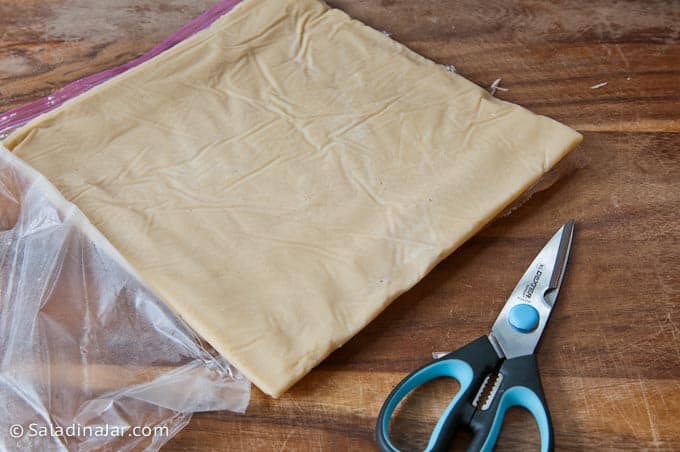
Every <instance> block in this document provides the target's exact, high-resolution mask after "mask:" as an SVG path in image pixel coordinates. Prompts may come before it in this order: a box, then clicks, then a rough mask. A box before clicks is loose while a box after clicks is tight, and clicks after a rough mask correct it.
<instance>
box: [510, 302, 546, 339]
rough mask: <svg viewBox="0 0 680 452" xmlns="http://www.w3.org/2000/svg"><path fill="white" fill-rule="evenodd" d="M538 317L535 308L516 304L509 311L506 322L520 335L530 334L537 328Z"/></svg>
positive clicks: (524, 304)
mask: <svg viewBox="0 0 680 452" xmlns="http://www.w3.org/2000/svg"><path fill="white" fill-rule="evenodd" d="M538 320H539V315H538V311H537V310H536V308H534V307H533V306H531V305H530V304H527V303H522V304H518V305H515V306H513V307H512V309H510V315H509V316H508V321H509V322H510V325H511V326H512V327H513V328H514V329H516V330H517V331H519V332H520V333H531V332H532V331H534V330H535V329H536V327H538Z"/></svg>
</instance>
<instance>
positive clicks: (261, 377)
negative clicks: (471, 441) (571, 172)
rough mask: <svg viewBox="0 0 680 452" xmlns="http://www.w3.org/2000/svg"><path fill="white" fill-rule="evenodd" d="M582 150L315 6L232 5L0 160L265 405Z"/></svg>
mask: <svg viewBox="0 0 680 452" xmlns="http://www.w3.org/2000/svg"><path fill="white" fill-rule="evenodd" d="M580 140H581V136H580V135H579V134H578V133H576V132H575V131H573V130H571V129H569V128H568V127H565V126H563V125H561V124H559V123H557V122H555V121H553V120H551V119H548V118H545V117H541V116H537V115H534V114H532V113H530V112H529V111H527V110H524V109H523V108H521V107H519V106H517V105H513V104H509V103H506V102H502V101H499V100H497V99H495V98H493V97H491V96H490V95H489V94H487V93H486V92H485V91H484V90H483V89H481V88H480V87H478V86H476V85H474V84H473V83H471V82H469V81H467V80H466V79H464V78H463V77H461V76H458V75H456V74H452V73H449V72H447V71H446V69H444V68H442V67H440V66H438V65H436V64H435V63H433V62H431V61H429V60H426V59H424V58H422V57H420V56H418V55H417V54H415V53H413V52H412V51H410V50H408V49H407V48H405V47H404V46H402V45H400V44H398V43H396V42H394V41H393V40H391V39H390V38H388V37H386V36H383V34H382V33H380V32H379V31H376V30H373V29H371V28H368V27H366V26H365V25H363V24H361V23H360V22H357V21H354V20H351V19H350V18H349V17H348V16H347V15H346V14H344V13H343V12H341V11H338V10H335V9H329V8H328V7H327V6H326V5H325V4H323V3H321V2H319V1H317V0H287V1H282V0H245V1H244V2H243V3H241V4H240V5H239V6H237V7H236V8H235V9H234V10H233V11H232V12H230V13H228V14H227V15H225V16H224V17H222V18H221V19H219V20H218V21H217V22H216V23H215V24H214V25H213V26H212V27H210V28H209V29H208V30H205V31H203V32H201V33H199V34H197V35H195V36H194V37H192V38H190V39H188V40H186V41H185V42H182V43H181V44H179V45H177V46H176V47H174V48H172V49H171V50H168V51H167V52H165V53H163V54H161V55H160V56H158V57H156V58H154V59H152V60H151V61H149V62H147V63H145V64H143V65H141V66H139V67H137V68H135V69H132V70H130V71H129V72H127V73H125V74H124V75H122V76H119V77H117V78H115V79H113V80H111V81H109V82H107V83H106V84H104V85H102V86H99V87H97V88H95V89H93V90H91V91H90V92H88V93H87V94H84V95H82V96H80V97H79V98H76V99H75V100H72V101H70V102H68V103H67V104H65V105H64V106H62V107H61V108H59V109H57V110H55V111H54V112H52V113H48V114H45V115H43V116H41V117H39V118H38V119H36V120H34V121H32V122H30V123H29V124H28V125H26V126H25V127H23V128H22V129H20V130H18V131H16V132H15V133H14V134H13V135H11V136H10V137H8V139H7V140H6V141H5V145H6V146H7V147H8V148H10V149H12V150H13V151H14V152H15V153H16V155H18V156H19V157H21V158H23V159H24V160H26V161H27V162H28V163H29V164H30V165H32V166H33V167H35V168H36V169H37V170H39V171H40V172H42V173H43V174H44V175H45V176H46V177H47V178H48V179H49V180H50V181H51V182H52V183H54V185H56V187H57V188H58V189H59V190H61V192H62V193H63V194H64V196H65V197H66V198H67V199H68V200H70V201H72V202H74V203H75V204H76V205H78V206H79V207H80V209H81V210H82V211H83V212H84V213H85V214H86V215H87V216H88V217H89V219H90V220H91V221H92V223H94V225H95V226H97V227H98V228H99V229H100V230H101V231H102V232H103V233H104V235H105V236H107V237H108V238H109V240H110V241H111V242H112V243H113V245H114V246H115V247H117V248H118V250H119V251H120V252H121V253H122V255H123V256H125V258H127V260H128V261H129V262H130V263H131V264H132V266H133V267H134V268H135V269H136V270H137V272H138V273H139V274H140V275H141V276H142V277H143V278H144V280H145V281H146V282H147V283H148V284H149V285H150V286H151V287H152V288H153V289H154V290H155V291H156V292H157V293H158V294H159V295H160V296H161V297H162V298H163V299H164V300H166V301H167V303H169V305H170V306H171V307H172V308H174V310H175V311H176V312H177V313H178V314H179V315H181V316H182V317H183V318H184V319H185V320H186V321H187V322H188V323H189V325H191V326H192V327H193V328H194V329H195V330H196V331H197V332H198V333H199V334H201V335H202V336H203V337H204V338H205V339H207V340H208V341H209V342H210V343H211V344H212V345H213V346H214V347H215V348H216V349H217V350H218V351H219V352H220V353H221V354H222V355H224V356H225V357H226V358H227V359H228V360H229V361H230V362H231V363H233V364H234V365H236V366H237V367H238V368H239V369H240V370H241V371H242V372H243V373H244V374H245V375H246V376H247V377H248V378H249V379H250V380H251V381H253V383H255V384H256V385H257V386H258V387H259V388H260V389H262V390H263V391H264V392H266V393H267V394H270V395H272V396H275V397H276V396H279V395H280V394H282V393H283V392H284V391H285V390H286V389H287V388H289V387H290V386H291V385H292V384H293V383H295V382H296V381H297V380H299V379H300V378H301V377H302V376H304V375H305V374H306V373H307V372H309V370H310V369H312V367H314V366H315V365H317V364H318V363H319V362H320V361H321V360H323V359H324V358H325V357H326V356H327V355H328V354H329V353H331V352H332V351H333V350H335V349H336V348H337V347H339V346H341V345H342V344H344V343H345V342H346V341H347V340H348V339H350V338H351V337H352V336H353V335H354V334H356V333H357V332H358V331H359V330H361V329H362V328H363V327H364V326H366V324H367V323H368V322H370V321H371V320H372V319H373V318H374V317H375V316H376V315H378V314H379V313H380V312H381V311H382V310H383V309H384V308H385V307H386V306H387V305H388V304H389V303H390V302H391V301H392V300H394V299H395V298H396V297H397V296H398V295H399V294H401V293H402V292H404V291H406V290H407V289H409V288H410V287H411V286H413V285H414V284H415V283H416V282H418V280H420V279H421V278H422V277H423V276H424V275H425V274H426V273H427V272H428V271H429V270H430V269H431V268H432V267H433V266H434V265H435V264H436V263H437V262H439V261H440V260H441V259H443V258H444V257H446V256H447V255H448V254H449V253H451V252H452V251H453V250H454V249H455V248H456V247H458V246H459V245H460V244H462V243H463V242H464V241H465V240H466V239H467V238H469V237H470V236H471V235H473V234H474V233H475V232H476V231H478V230H479V229H480V228H481V227H482V226H483V225H484V224H485V223H487V222H488V221H490V220H491V219H492V218H493V217H494V216H495V215H496V214H497V213H498V212H499V211H501V210H502V209H503V208H504V207H505V206H507V205H508V204H509V203H510V202H511V201H512V200H513V199H515V198H516V197H517V196H518V195H519V194H520V193H522V192H523V191H524V190H525V189H526V188H527V187H529V186H530V185H531V184H532V183H534V182H535V181H536V180H537V179H538V178H539V177H540V176H541V175H542V174H543V173H544V172H545V171H547V170H548V169H549V168H550V167H552V166H553V165H554V164H555V163H556V162H557V161H558V160H559V159H560V158H561V157H562V156H563V155H565V154H566V153H567V152H568V151H569V150H571V149H572V148H573V147H574V146H575V145H576V144H577V143H578V142H579V141H580ZM457 302H458V300H451V303H457ZM465 302H469V300H466V301H465Z"/></svg>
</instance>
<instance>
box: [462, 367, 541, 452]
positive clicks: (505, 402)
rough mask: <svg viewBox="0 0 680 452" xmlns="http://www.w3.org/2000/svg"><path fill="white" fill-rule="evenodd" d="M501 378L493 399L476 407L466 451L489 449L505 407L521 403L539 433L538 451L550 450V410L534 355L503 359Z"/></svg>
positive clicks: (493, 441) (496, 435)
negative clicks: (489, 402) (483, 406)
mask: <svg viewBox="0 0 680 452" xmlns="http://www.w3.org/2000/svg"><path fill="white" fill-rule="evenodd" d="M499 374H500V378H502V379H501V381H500V383H499V386H498V389H497V390H496V393H495V395H494V398H493V400H492V402H491V404H490V406H489V407H488V409H486V410H481V407H478V410H477V412H476V413H475V415H474V416H473V418H472V420H471V423H470V427H471V428H472V430H473V432H474V437H473V440H472V442H471V443H470V446H469V448H468V452H472V451H487V450H489V451H490V450H493V446H494V444H495V443H496V439H497V438H498V434H499V433H500V428H501V425H502V423H503V416H504V415H505V411H507V409H508V408H510V407H513V406H521V407H523V408H526V409H527V410H528V411H529V412H531V414H532V415H533V416H534V418H535V419H536V422H537V423H538V427H539V431H540V434H541V451H542V452H552V451H553V450H554V440H553V428H552V421H551V419H550V412H549V411H548V405H547V403H546V400H545V395H544V393H543V385H542V384H541V377H540V375H539V373H538V366H537V364H536V357H535V356H534V355H526V356H520V357H518V358H512V359H508V360H506V361H505V362H504V363H503V365H502V366H501V368H500V370H499Z"/></svg>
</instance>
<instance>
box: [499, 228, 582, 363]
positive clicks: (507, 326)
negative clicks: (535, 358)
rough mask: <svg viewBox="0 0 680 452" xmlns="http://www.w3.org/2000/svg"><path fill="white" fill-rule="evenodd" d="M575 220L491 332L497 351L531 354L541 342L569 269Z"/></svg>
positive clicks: (545, 253)
mask: <svg viewBox="0 0 680 452" xmlns="http://www.w3.org/2000/svg"><path fill="white" fill-rule="evenodd" d="M573 236H574V221H573V220H569V221H567V222H566V223H565V224H564V225H563V226H562V227H561V228H560V229H559V230H558V231H557V232H556V233H555V235H553V237H552V238H551V239H550V240H549V241H548V243H547V244H546V245H545V247H543V249H542V250H541V252H539V253H538V255H537V256H536V257H535V258H534V261H533V262H532V263H531V265H530V266H529V268H528V269H527V271H526V272H525V273H524V276H522V278H521V279H520V280H519V283H518V284H517V286H516V287H515V290H513V291H512V294H511V295H510V297H509V298H508V301H507V302H506V303H505V306H503V310H502V311H501V313H500V314H499V315H498V318H497V319H496V322H495V323H494V325H493V328H492V329H491V334H490V335H489V338H490V340H491V342H492V343H493V344H494V346H495V348H496V351H497V352H502V354H503V355H504V356H505V357H506V358H508V359H510V358H516V357H518V356H524V355H530V354H532V353H533V352H534V350H535V349H536V345H537V344H538V341H539V340H540V339H541V335H542V334H543V330H544V329H545V325H546V324H547V323H548V319H549V318H550V313H551V311H552V308H553V306H554V305H555V300H556V299H557V295H558V294H559V291H560V287H561V285H562V280H563V279H564V273H565V270H566V268H567V260H568V258H569V251H570V250H571V241H572V238H573Z"/></svg>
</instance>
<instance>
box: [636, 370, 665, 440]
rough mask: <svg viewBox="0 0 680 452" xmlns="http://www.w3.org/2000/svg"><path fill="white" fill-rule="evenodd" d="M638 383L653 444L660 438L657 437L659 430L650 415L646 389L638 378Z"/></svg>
mask: <svg viewBox="0 0 680 452" xmlns="http://www.w3.org/2000/svg"><path fill="white" fill-rule="evenodd" d="M638 384H639V385H640V392H641V393H642V401H643V402H644V404H645V410H646V411H647V418H648V419H649V427H650V430H651V432H652V440H653V441H654V444H659V442H660V440H661V438H660V437H659V430H658V429H657V428H656V423H655V422H654V418H653V416H652V410H651V408H650V406H649V399H647V391H646V390H645V385H644V383H643V382H642V379H639V380H638Z"/></svg>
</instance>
